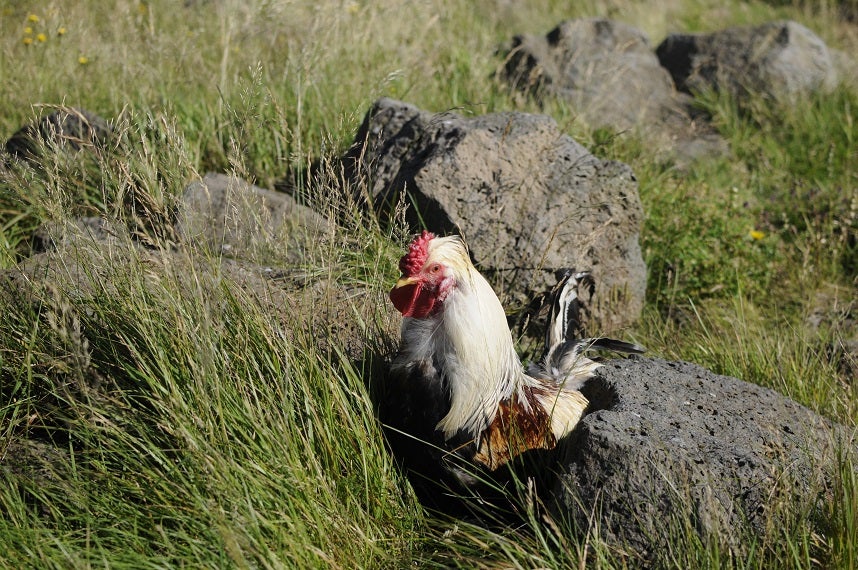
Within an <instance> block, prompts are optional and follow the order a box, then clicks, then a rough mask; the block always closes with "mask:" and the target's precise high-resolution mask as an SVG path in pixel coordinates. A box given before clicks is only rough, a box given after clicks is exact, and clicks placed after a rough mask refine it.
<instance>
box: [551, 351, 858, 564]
mask: <svg viewBox="0 0 858 570" xmlns="http://www.w3.org/2000/svg"><path fill="white" fill-rule="evenodd" d="M585 392H586V394H587V396H588V398H589V399H590V401H591V406H592V408H593V410H592V411H591V412H590V413H588V414H587V415H586V416H585V417H584V419H583V420H582V422H581V424H579V427H578V428H577V429H576V431H575V432H573V434H572V435H571V436H570V439H569V440H568V441H567V442H565V443H564V445H565V448H564V451H565V453H566V457H565V458H564V460H563V461H562V462H561V466H560V470H561V476H560V478H559V481H558V483H557V485H556V487H555V489H554V496H555V498H556V499H557V500H558V502H559V504H560V505H561V507H560V508H561V509H562V511H563V513H562V514H563V516H564V517H567V518H568V517H570V516H571V517H572V519H573V520H574V521H575V522H576V523H577V524H578V525H579V527H580V528H582V529H588V528H598V529H599V530H600V532H601V534H602V538H603V539H605V540H606V541H607V542H609V543H611V544H613V545H616V546H620V547H622V548H624V549H628V550H630V551H632V552H635V553H637V554H638V555H640V556H642V557H644V558H652V557H653V556H654V555H656V553H657V551H658V548H659V546H660V545H662V544H668V543H669V542H668V541H669V539H670V533H671V532H676V531H677V530H678V527H677V524H679V525H681V524H682V521H691V524H692V525H693V529H694V531H696V532H697V533H698V535H699V536H700V538H701V540H703V541H707V540H714V541H715V542H717V543H720V544H722V545H724V546H727V547H729V548H733V549H738V548H742V547H747V546H748V544H747V543H745V544H744V545H742V543H741V540H742V539H743V538H746V537H747V536H748V534H747V533H749V532H750V533H751V534H753V533H762V532H764V530H765V529H766V527H767V525H774V524H778V518H777V517H778V515H779V514H783V513H784V512H785V511H784V509H783V507H784V506H785V505H786V506H789V507H796V506H797V505H796V503H799V504H800V506H802V507H803V508H810V509H813V508H815V507H817V506H818V503H821V501H822V500H823V499H824V497H825V494H826V489H827V485H828V484H829V483H830V477H831V474H832V470H833V468H834V466H835V464H836V453H837V452H838V451H839V452H841V453H846V454H848V453H851V452H855V451H858V448H856V442H855V441H854V439H853V438H854V437H855V435H854V433H850V431H849V430H847V429H846V428H844V427H843V426H838V425H835V424H832V423H831V422H829V421H827V420H826V419H824V418H822V417H821V416H819V415H817V414H816V413H814V412H812V411H810V410H808V409H807V408H805V407H803V406H801V405H799V404H797V403H796V402H794V401H792V400H790V399H789V398H786V397H785V396H782V395H780V394H778V393H776V392H774V391H772V390H769V389H766V388H762V387H760V386H758V385H755V384H749V383H747V382H743V381H741V380H737V379H735V378H730V377H726V376H718V375H716V374H713V373H712V372H709V371H707V370H705V369H703V368H701V367H699V366H697V365H694V364H688V363H681V362H666V361H663V360H657V359H644V358H632V359H628V360H613V361H610V362H607V363H606V364H605V365H604V366H603V367H602V368H601V369H600V370H599V371H598V372H597V377H596V378H595V379H593V380H591V381H590V382H589V384H588V385H587V386H586V387H585ZM593 517H595V520H593ZM743 533H744V534H743ZM704 543H705V542H704Z"/></svg>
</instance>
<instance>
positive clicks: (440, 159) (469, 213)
mask: <svg viewBox="0 0 858 570" xmlns="http://www.w3.org/2000/svg"><path fill="white" fill-rule="evenodd" d="M343 162H344V165H345V170H346V173H347V179H348V180H349V181H350V182H351V184H352V186H353V187H354V188H360V189H361V190H363V189H366V190H367V192H366V195H368V198H369V200H370V201H371V202H372V204H371V206H372V207H374V208H375V209H376V211H378V212H379V213H380V215H381V216H382V217H393V216H394V215H395V212H396V211H397V208H398V207H399V206H400V205H406V206H408V209H407V211H406V213H405V217H406V219H407V221H408V222H410V225H411V227H412V229H413V230H415V231H416V230H418V228H420V227H422V226H423V225H424V224H425V227H427V228H428V229H430V230H432V231H434V232H436V233H440V234H447V233H461V234H463V235H464V237H465V239H466V240H467V242H468V245H469V247H470V250H471V255H472V257H473V258H474V260H475V262H476V265H477V267H478V268H479V269H480V270H481V271H482V272H484V273H485V274H487V275H488V276H489V277H490V278H491V280H492V281H493V283H494V284H495V286H496V289H497V290H498V291H499V292H500V294H501V299H502V300H503V301H505V302H506V303H507V306H514V305H513V303H514V302H517V303H520V304H522V305H523V304H525V303H527V302H528V301H529V300H530V299H532V298H533V297H534V296H535V295H536V294H538V293H541V292H543V291H546V290H548V289H549V288H550V287H552V286H553V285H554V283H555V277H554V273H555V272H556V271H557V270H559V269H561V268H564V267H574V268H577V269H579V270H584V269H587V270H590V271H592V273H593V277H594V278H595V280H596V284H597V285H596V295H595V297H594V303H593V304H592V305H591V310H592V321H591V325H592V326H591V327H590V330H593V331H596V330H603V331H607V330H613V329H616V328H619V327H622V326H626V325H628V324H630V323H631V322H633V321H634V320H635V319H637V317H638V316H639V314H640V311H641V307H642V306H643V298H644V291H645V286H646V268H645V266H644V263H643V259H642V257H641V251H640V246H639V245H638V233H639V231H640V225H641V219H642V211H641V205H640V200H639V198H638V192H637V181H636V179H635V177H634V174H633V173H632V171H631V169H630V168H629V167H628V166H626V165H625V164H622V163H619V162H613V161H605V160H600V159H599V158H597V157H595V156H593V155H592V154H590V153H589V152H588V151H587V149H585V148H584V147H583V146H581V145H580V144H578V143H576V142H575V141H574V140H573V139H572V138H570V137H569V136H567V135H565V134H563V133H562V132H561V131H560V129H559V128H558V127H557V124H556V123H555V122H554V120H553V119H551V118H549V117H547V116H543V115H531V114H523V113H495V114H490V115H484V116H480V117H475V118H463V117H461V116H459V115H456V114H454V113H438V114H435V113H429V112H425V111H421V110H420V109H417V108H416V107H414V106H412V105H409V104H406V103H402V102H400V101H393V100H390V99H382V100H380V101H378V102H377V103H376V104H375V105H373V107H372V109H371V110H370V111H369V113H367V115H366V117H365V119H364V122H363V124H362V125H361V127H360V130H359V131H358V134H357V137H356V139H355V143H354V145H353V146H352V148H351V149H350V150H349V152H348V154H347V155H346V156H345V157H344V158H343ZM511 301H512V302H513V303H510V302H511Z"/></svg>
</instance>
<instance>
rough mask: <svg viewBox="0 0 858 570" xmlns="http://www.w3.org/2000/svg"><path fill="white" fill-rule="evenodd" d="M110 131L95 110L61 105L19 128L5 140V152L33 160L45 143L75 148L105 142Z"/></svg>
mask: <svg viewBox="0 0 858 570" xmlns="http://www.w3.org/2000/svg"><path fill="white" fill-rule="evenodd" d="M112 134H113V129H112V128H111V126H110V124H109V123H108V122H107V121H106V120H104V119H102V118H101V117H99V116H98V115H96V114H95V113H90V112H89V111H85V110H83V109H76V108H74V107H68V108H62V109H59V110H57V111H54V112H53V113H51V114H49V115H46V116H44V117H42V118H41V119H39V120H38V121H36V122H34V123H31V124H29V125H26V126H24V127H22V128H21V129H19V130H18V131H17V132H16V133H15V134H13V135H12V136H11V137H9V140H7V141H6V152H8V153H9V154H10V155H12V156H16V157H18V158H21V159H24V160H30V161H33V160H37V159H38V156H39V155H40V154H41V150H42V148H43V147H44V146H45V145H48V146H50V145H56V146H57V147H58V148H65V149H70V150H73V151H77V150H80V149H82V148H86V147H91V146H96V145H102V144H105V143H106V142H107V141H108V140H109V139H110V138H111V136H112Z"/></svg>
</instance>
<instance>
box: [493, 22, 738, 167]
mask: <svg viewBox="0 0 858 570" xmlns="http://www.w3.org/2000/svg"><path fill="white" fill-rule="evenodd" d="M500 76H501V78H502V79H503V80H505V81H506V82H507V83H508V84H509V85H510V86H512V87H513V88H515V89H518V90H521V91H525V92H528V93H531V94H532V95H534V96H535V97H537V98H538V99H544V98H548V97H552V98H560V99H565V100H567V101H569V102H570V103H571V104H572V105H573V106H574V108H575V110H576V111H578V112H579V113H580V114H581V116H582V117H583V119H584V121H585V122H586V123H587V124H589V125H590V126H591V127H594V128H609V129H612V130H614V131H618V132H621V131H627V130H630V129H637V130H638V131H640V132H641V134H643V135H644V136H646V138H647V140H648V142H649V143H650V145H651V147H652V148H654V149H658V148H659V147H660V148H662V149H664V150H666V151H668V152H669V153H670V154H671V155H672V156H673V158H674V159H675V160H679V161H683V162H687V161H689V160H692V159H695V158H698V157H701V156H708V155H718V154H722V153H724V152H725V151H726V143H725V142H724V141H723V140H722V139H721V138H720V137H719V136H718V135H717V134H716V132H715V130H714V129H713V128H712V127H711V126H709V124H708V123H707V121H706V120H705V118H703V117H701V116H700V114H699V113H698V112H697V111H696V110H695V109H694V107H693V105H692V102H693V101H692V99H691V97H689V96H688V95H686V94H683V93H679V92H677V90H676V89H675V88H674V85H673V80H672V79H671V77H670V74H669V73H668V72H667V71H666V70H665V69H664V68H663V67H662V66H661V65H660V64H659V61H658V58H657V57H656V56H655V54H654V53H653V50H652V47H651V46H650V42H649V39H648V38H647V37H646V35H644V33H643V32H641V31H640V30H638V29H637V28H634V27H632V26H629V25H627V24H623V23H620V22H615V21H613V20H607V19H604V18H588V19H581V20H569V21H566V22H563V23H561V24H560V25H558V26H557V27H556V28H554V29H553V30H551V31H550V32H549V33H548V34H546V35H545V36H533V35H519V36H516V37H515V38H513V40H512V46H511V47H510V49H509V50H508V52H507V54H506V57H505V61H504V66H503V71H502V73H501V74H500Z"/></svg>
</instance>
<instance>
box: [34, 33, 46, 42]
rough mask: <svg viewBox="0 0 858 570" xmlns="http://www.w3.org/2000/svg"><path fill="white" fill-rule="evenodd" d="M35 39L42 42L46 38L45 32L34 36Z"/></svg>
mask: <svg viewBox="0 0 858 570" xmlns="http://www.w3.org/2000/svg"><path fill="white" fill-rule="evenodd" d="M36 39H37V40H39V41H40V42H44V41H47V40H48V36H46V35H45V34H39V35H38V36H36Z"/></svg>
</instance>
